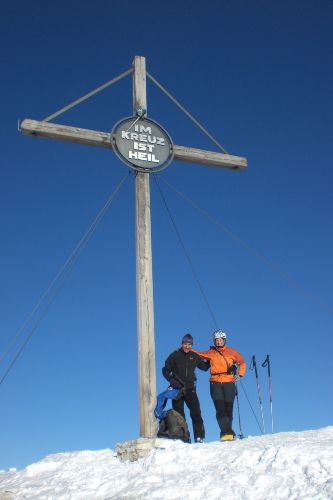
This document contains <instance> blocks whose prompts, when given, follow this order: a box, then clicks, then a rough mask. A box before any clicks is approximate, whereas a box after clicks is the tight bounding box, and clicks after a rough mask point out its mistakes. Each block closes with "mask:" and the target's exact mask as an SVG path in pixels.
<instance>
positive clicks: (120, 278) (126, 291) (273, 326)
mask: <svg viewBox="0 0 333 500" xmlns="http://www.w3.org/2000/svg"><path fill="white" fill-rule="evenodd" d="M332 16H333V4H332V2H331V1H328V0H320V1H314V0H313V1H310V0H302V1H301V0H295V1H293V2H287V1H280V2H272V1H270V2H267V1H260V0H255V1H253V2H248V1H246V0H243V1H241V0H234V1H226V0H222V1H212V0H208V1H206V2H200V3H196V2H193V1H182V2H176V1H170V2H150V1H145V0H143V1H142V2H139V3H138V2H133V1H131V0H128V1H126V2H111V1H97V2H92V1H91V2H88V1H82V0H80V1H73V0H68V1H66V2H64V1H58V2H54V3H50V2H48V3H45V2H42V1H39V0H35V1H32V2H20V1H18V0H10V1H9V0H8V1H6V2H4V3H3V5H2V12H1V30H0V37H1V46H2V48H3V50H2V54H1V68H2V72H1V73H2V77H1V90H2V91H1V116H2V119H1V138H2V141H1V143H2V148H1V179H0V180H1V182H0V204H1V210H0V217H1V235H2V244H1V280H0V294H1V316H0V330H1V337H0V355H2V353H4V352H5V351H6V348H7V346H8V344H9V343H10V341H11V339H12V338H13V337H14V335H15V332H16V331H17V330H18V328H19V327H20V326H21V325H22V324H23V322H24V320H25V319H26V317H27V316H28V315H29V313H30V312H31V311H32V309H33V308H34V306H35V304H36V303H37V302H38V299H39V297H40V296H41V295H42V293H43V292H44V291H45V290H46V288H47V286H48V284H49V283H50V281H51V280H52V279H53V277H54V276H55V275H56V274H57V272H58V270H59V269H60V268H61V267H62V265H63V263H64V262H65V261H66V259H67V258H68V256H69V255H70V253H71V251H72V250H73V248H74V247H75V245H76V244H77V242H78V241H79V240H80V238H81V237H82V235H83V234H84V232H85V231H86V229H87V228H88V227H89V226H90V224H91V222H92V221H93V219H94V217H95V216H96V214H97V213H98V212H99V210H100V209H101V207H102V206H103V204H104V203H105V201H106V200H107V198H108V197H109V196H110V194H111V193H112V192H113V190H114V189H115V187H116V186H117V184H118V183H119V182H120V180H121V178H122V177H123V176H124V175H125V174H126V171H127V168H126V167H125V165H123V164H122V163H121V162H120V161H119V160H118V159H117V157H116V156H115V155H114V154H113V153H112V152H111V151H107V150H100V149H97V148H92V147H85V146H79V145H73V144H65V143H62V142H56V141H50V140H46V139H34V138H31V137H25V136H23V135H22V134H20V133H19V132H18V131H17V120H18V119H21V120H22V119H24V118H33V119H38V120H41V119H43V118H45V117H46V116H48V115H49V114H51V113H53V112H54V111H57V110H58V109H59V108H61V107H62V106H64V105H66V104H67V103H69V102H71V101H73V100H74V99H76V98H78V97H80V96H82V95H83V94H85V93H87V92H89V91H90V90H92V89H94V88H96V87H98V86H99V85H101V84H103V83H104V82H106V81H108V80H110V79H111V78H113V77H114V76H116V75H118V74H120V73H122V72H123V71H125V70H126V69H128V68H130V66H131V64H132V60H133V58H134V56H135V55H144V56H146V58H147V67H148V71H149V72H150V73H151V74H152V75H153V76H155V78H156V79H157V80H159V81H160V82H161V83H162V84H163V85H165V86H166V87H167V89H168V90H169V91H170V92H171V93H172V94H173V95H175V97H176V98H177V99H178V100H179V101H180V102H181V103H182V104H183V105H184V106H185V107H186V108H187V109H189V110H190V111H191V112H192V113H193V114H194V116H196V117H197V119H198V120H199V121H200V122H201V123H202V124H203V125H204V126H205V127H207V129H208V130H209V131H210V132H211V133H212V134H213V135H214V136H215V137H216V138H217V139H218V140H219V141H220V142H221V143H222V144H223V145H224V147H225V148H226V150H227V151H228V152H230V153H231V154H235V155H243V156H246V157H247V158H248V161H249V167H248V170H247V171H246V172H244V173H241V174H240V173H236V172H232V171H228V170H223V169H215V168H209V167H200V166H196V165H190V164H185V163H180V162H174V163H173V164H172V165H171V166H170V167H168V169H166V170H165V171H164V172H163V173H161V174H158V176H159V177H158V178H159V180H160V184H161V187H162V189H163V192H164V195H165V197H166V199H167V202H168V205H169V207H170V210H171V211H172V213H173V216H174V219H175V221H176V223H177V226H178V229H179V231H180V233H181V235H182V238H183V241H184V244H185V245H186V248H187V251H188V253H189V254H190V256H191V259H192V261H193V264H194V266H195V269H196V272H197V274H198V276H199V277H200V281H201V283H202V286H203V288H204V290H205V293H206V295H207V297H208V300H209V302H210V305H211V307H212V309H213V311H214V313H215V315H216V317H217V318H218V322H219V325H220V327H221V328H223V329H225V330H226V331H227V333H228V338H229V345H230V346H232V347H235V348H237V349H239V350H240V351H241V352H242V353H243V355H244V357H245V358H246V360H247V361H248V362H249V361H250V359H251V356H252V355H253V354H255V355H256V357H257V360H258V363H259V362H262V361H263V359H264V358H265V356H266V354H267V353H269V354H270V355H271V357H272V381H273V409H274V419H275V427H276V430H277V431H291V430H306V429H315V428H319V427H323V426H327V425H331V424H332V410H333V408H332V398H331V395H330V392H331V387H330V386H331V382H332V347H333V342H332V323H333V322H332V318H333V297H332V291H333V290H332V282H333V279H332V278H333V276H332V255H333V238H332V224H331V219H332V213H333V195H332V193H333V190H332V180H333V174H332V156H333V155H332V153H333V147H332V116H333V109H332V88H333V78H332V76H333V75H332V55H333V54H332V47H333V42H332V26H331V20H332ZM131 99H132V97H131V79H130V77H128V78H127V79H126V80H123V81H121V82H118V83H117V84H115V85H114V86H112V87H110V88H109V89H107V90H105V91H103V92H102V93H100V94H98V95H97V96H95V97H93V98H91V99H89V100H88V101H86V102H84V103H83V104H81V105H79V106H78V107H76V108H74V109H72V110H70V111H69V112H67V113H65V114H64V115H62V116H61V117H59V118H57V119H56V120H55V122H57V123H64V124H68V125H76V126H79V127H84V128H91V129H96V130H103V131H110V130H111V129H112V127H113V125H114V124H115V123H116V122H117V121H118V120H119V119H121V118H123V117H126V116H128V115H130V114H131V112H132V101H131ZM148 112H149V115H150V117H151V118H153V119H155V120H157V121H158V122H159V123H161V124H162V125H163V126H164V127H165V128H166V129H167V130H168V132H169V133H170V135H171V137H172V138H173V140H174V142H175V144H180V145H186V146H193V147H198V148H203V149H213V150H214V149H215V147H214V145H213V144H212V143H211V142H210V141H209V139H208V138H207V137H206V136H204V135H203V134H202V133H201V132H200V131H199V130H198V129H197V128H196V127H195V126H194V125H193V124H192V122H191V121H189V119H188V118H187V117H186V116H185V115H183V114H182V113H181V111H180V110H179V109H178V108H176V107H175V106H174V104H173V103H172V102H171V101H169V100H168V99H167V98H166V97H165V95H164V94H162V93H161V92H160V91H159V90H158V89H157V88H156V87H154V86H153V85H152V84H149V85H148ZM163 180H165V181H167V182H169V183H171V184H172V185H173V186H175V187H176V188H177V189H178V190H179V191H180V192H182V193H184V195H186V196H188V197H189V198H191V199H192V200H193V201H194V202H195V203H196V204H197V205H199V206H200V207H202V208H203V209H204V210H206V211H207V212H208V213H209V214H210V215H211V216H212V217H213V218H214V219H216V220H217V221H219V222H220V224H224V225H225V226H227V227H228V228H229V229H230V230H231V231H233V232H234V233H235V234H237V235H238V236H239V238H240V240H241V242H242V243H243V244H240V242H239V241H237V240H235V239H233V238H232V237H230V235H229V234H228V233H226V232H225V231H223V230H222V229H221V228H219V227H218V226H217V225H216V224H214V223H212V222H210V221H209V220H208V219H207V218H205V217H204V216H203V215H201V214H200V213H199V212H198V211H196V210H194V209H193V207H191V206H190V205H189V204H188V203H187V202H186V201H185V200H184V199H182V198H181V197H179V196H178V195H177V194H176V193H175V192H174V191H172V190H170V189H169V188H168V187H167V186H166V185H165V183H164V182H163ZM133 181H134V179H133V175H132V176H130V177H129V179H128V180H127V182H126V184H125V186H124V188H123V189H122V190H121V192H120V193H119V195H118V196H117V198H116V200H115V202H114V203H113V205H112V206H111V209H110V210H109V212H108V214H107V216H106V217H105V218H104V219H103V221H102V223H101V224H100V226H99V227H98V229H97V231H96V233H95V234H94V236H93V238H92V240H91V241H90V243H89V245H88V246H87V248H86V249H85V251H84V252H83V253H82V255H81V257H80V259H79V260H78V262H77V264H76V266H75V268H74V269H73V271H72V273H71V274H70V276H69V278H68V280H67V281H66V283H65V285H64V287H63V289H62V290H61V293H60V294H59V295H58V296H57V298H56V300H55V301H54V302H53V304H52V306H51V307H50V309H49V311H48V313H47V315H46V316H45V318H44V319H43V321H42V322H41V324H40V325H39V327H38V329H37V330H36V332H35V333H34V335H33V336H32V338H31V341H30V342H29V343H28V345H27V347H26V349H25V350H24V351H23V353H22V355H21V356H20V358H19V359H18V361H17V363H16V364H15V366H14V367H13V369H12V370H11V371H10V373H9V375H8V377H7V378H6V379H5V381H4V382H3V384H2V385H1V386H0V402H1V412H0V429H1V431H0V432H1V440H0V441H1V446H0V469H1V468H7V467H11V466H14V467H22V466H25V465H27V464H29V463H32V462H34V461H36V460H38V459H40V458H42V457H44V456H45V455H47V454H50V453H57V452H61V451H71V450H84V449H102V448H109V447H111V448H113V447H114V445H115V443H116V442H118V441H125V440H127V439H133V438H136V437H138V432H139V419H138V396H137V340H136V299H135V246H134V245H135V244H134V182H133ZM151 191H152V193H151V196H152V218H153V222H152V224H153V227H152V233H153V234H152V239H153V270H154V298H155V336H156V364H157V373H158V378H157V385H158V390H159V391H161V390H163V389H164V388H165V387H166V383H165V381H164V379H163V378H162V376H161V368H162V366H163V362H164V360H165V358H166V357H167V355H168V354H169V353H170V352H171V351H172V350H174V349H175V348H177V347H178V346H179V344H180V339H181V337H182V336H183V334H184V333H186V332H191V333H192V334H193V336H194V338H195V347H196V348H198V349H206V348H207V347H208V346H209V345H210V343H211V332H212V330H213V329H214V323H213V322H212V319H211V316H210V314H209V312H208V310H207V308H206V306H205V303H204V301H203V299H202V296H201V294H200V291H199V289H198V287H197V285H196V283H195V281H194V279H193V276H192V274H191V270H190V267H189V265H188V262H187V260H186V258H185V256H184V253H183V251H182V249H181V247H180V245H179V242H178V240H177V237H176V235H175V232H174V230H173V228H172V225H171V223H170V220H169V219H168V215H167V213H166V210H165V208H164V206H163V204H162V202H161V199H160V196H159V194H158V191H157V189H156V186H155V185H154V183H152V190H151ZM245 244H246V245H248V246H249V247H250V248H251V249H253V250H255V251H256V252H258V254H259V255H260V256H261V257H260V258H258V257H256V256H255V255H253V253H251V252H249V251H248V250H247V249H246V248H245V246H244V245H245ZM265 259H268V260H269V261H270V262H272V264H273V265H274V266H275V267H276V268H277V269H279V270H280V273H278V272H276V271H274V270H272V267H270V266H268V265H266V264H265ZM281 272H282V273H285V274H286V275H288V276H289V278H288V279H287V278H286V276H283V275H282V274H281ZM291 280H293V281H294V282H295V283H296V284H297V287H295V286H293V285H292V284H291ZM29 331H30V330H29V329H28V330H26V331H25V332H24V335H27V334H28V333H29ZM24 335H23V337H22V338H21V341H23V339H24V338H25V337H24ZM19 345H20V344H18V345H17V346H16V348H18V347H19ZM15 352H16V351H15V350H14V351H13V352H12V353H11V357H10V358H8V359H7V360H6V362H4V363H3V364H2V365H1V366H0V373H1V374H3V373H4V372H5V370H6V367H7V366H8V362H10V361H11V360H12V359H13V356H15ZM259 375H260V380H261V385H262V392H263V400H264V411H265V417H266V427H267V428H268V430H269V428H270V425H269V399H268V390H267V378H266V372H265V371H264V370H263V369H260V371H259ZM198 378H199V381H198V391H199V395H200V399H201V404H202V411H203V416H204V420H205V423H206V429H207V440H208V441H210V440H214V439H216V438H217V436H218V428H217V424H216V421H215V415H214V409H213V405H212V402H211V400H210V396H209V393H208V376H207V374H206V373H203V372H202V373H201V372H199V373H198ZM244 387H245V389H246V391H247V394H248V397H249V399H250V401H251V404H252V405H253V407H254V409H255V411H256V413H257V415H258V418H259V405H258V398H257V393H256V385H255V378H254V374H253V373H252V372H250V371H248V373H247V377H246V379H245V380H244ZM240 404H241V417H242V423H243V430H244V432H245V434H246V435H251V434H252V435H253V434H258V433H260V431H259V428H258V425H257V423H256V421H255V419H254V417H253V414H252V411H251V409H250V407H249V404H248V402H247V400H246V399H245V397H244V394H243V392H242V391H241V394H240ZM235 416H236V418H237V413H236V414H235ZM236 428H237V425H236Z"/></svg>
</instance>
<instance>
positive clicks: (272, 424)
mask: <svg viewBox="0 0 333 500" xmlns="http://www.w3.org/2000/svg"><path fill="white" fill-rule="evenodd" d="M261 366H262V367H263V368H266V366H267V370H268V387H269V402H270V408H271V428H272V434H273V432H274V423H273V397H272V382H271V362H270V359H269V354H267V356H266V359H265V361H264V362H263V364H262V365H261Z"/></svg>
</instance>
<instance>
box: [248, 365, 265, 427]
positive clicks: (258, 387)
mask: <svg viewBox="0 0 333 500" xmlns="http://www.w3.org/2000/svg"><path fill="white" fill-rule="evenodd" d="M253 369H254V372H255V375H256V382H257V389H258V397H259V404H260V413H261V421H262V428H263V431H264V434H265V433H266V430H265V420H264V412H263V408H262V398H261V390H260V383H259V376H258V370H257V362H256V357H255V356H254V355H253V356H252V359H251V364H250V370H253Z"/></svg>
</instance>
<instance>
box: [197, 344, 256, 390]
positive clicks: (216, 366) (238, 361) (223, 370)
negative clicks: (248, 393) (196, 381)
mask: <svg viewBox="0 0 333 500" xmlns="http://www.w3.org/2000/svg"><path fill="white" fill-rule="evenodd" d="M192 352H195V353H196V354H198V355H199V356H200V358H202V359H207V360H208V361H209V362H210V379H209V380H210V381H211V382H233V381H234V373H235V371H234V366H235V365H237V366H238V375H239V376H240V377H243V376H244V375H245V370H246V363H245V360H244V358H243V356H242V355H241V354H240V353H239V352H238V351H236V349H232V348H231V347H227V346H224V347H214V346H213V347H211V348H210V349H209V351H200V352H199V351H196V350H194V349H193V351H192Z"/></svg>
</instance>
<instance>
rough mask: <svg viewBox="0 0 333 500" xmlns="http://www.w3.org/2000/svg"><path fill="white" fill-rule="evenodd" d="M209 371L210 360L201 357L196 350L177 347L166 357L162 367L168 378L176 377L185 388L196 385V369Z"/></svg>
mask: <svg viewBox="0 0 333 500" xmlns="http://www.w3.org/2000/svg"><path fill="white" fill-rule="evenodd" d="M196 368H199V369H200V370H204V371H207V370H208V368H209V362H208V361H205V360H203V359H201V358H200V357H199V356H198V355H197V354H196V353H195V352H193V351H190V352H184V351H183V349H177V351H174V352H173V353H171V354H170V356H169V357H168V358H167V359H166V361H165V365H164V367H163V368H162V373H163V375H164V377H165V378H166V379H167V380H169V381H170V380H171V379H172V378H175V379H176V380H178V382H180V383H181V384H182V385H183V386H184V387H185V388H187V387H194V386H195V381H196V380H197V377H196V376H195V369H196Z"/></svg>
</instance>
